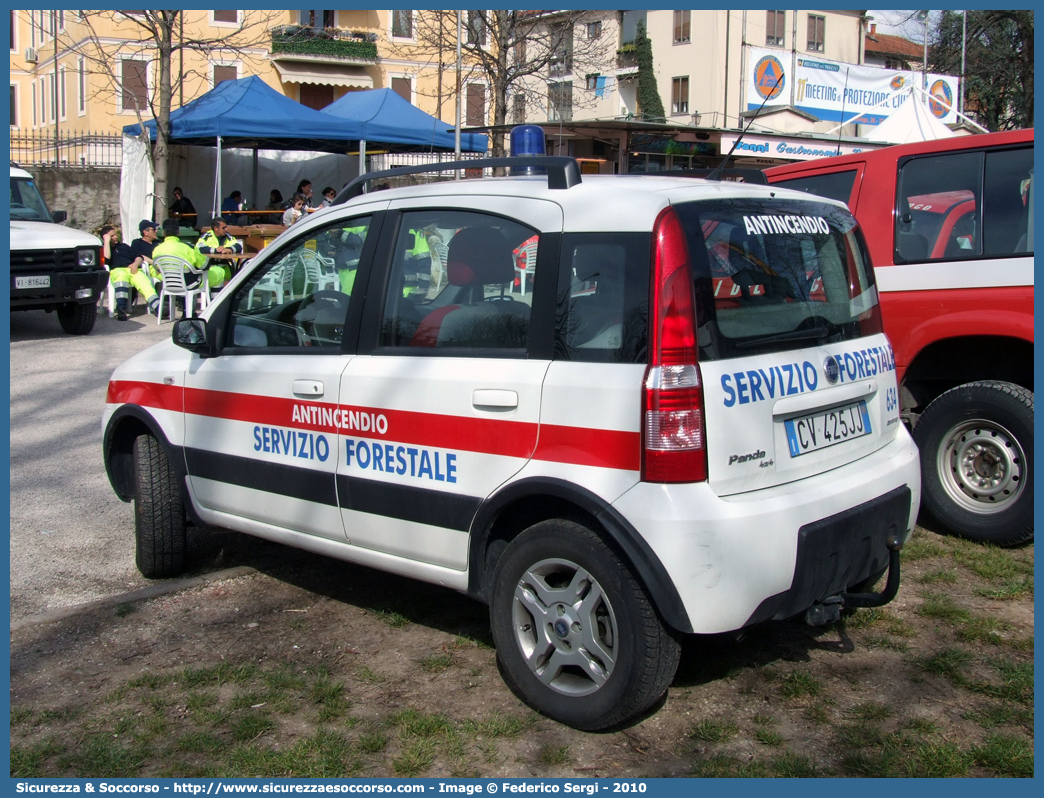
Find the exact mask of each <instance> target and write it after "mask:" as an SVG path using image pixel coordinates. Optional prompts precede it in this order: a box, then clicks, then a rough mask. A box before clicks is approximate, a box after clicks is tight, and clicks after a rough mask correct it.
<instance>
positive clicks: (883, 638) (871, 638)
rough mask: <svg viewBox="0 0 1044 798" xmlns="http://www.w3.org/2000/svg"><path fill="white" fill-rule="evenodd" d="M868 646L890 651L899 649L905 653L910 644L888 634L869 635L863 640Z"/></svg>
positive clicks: (901, 652)
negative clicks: (894, 638)
mask: <svg viewBox="0 0 1044 798" xmlns="http://www.w3.org/2000/svg"><path fill="white" fill-rule="evenodd" d="M863 643H864V644H866V647H867V648H883V649H887V650H888V651H898V652H899V653H900V654H905V653H906V652H907V650H908V649H909V646H908V645H907V644H906V643H905V642H904V641H902V640H893V639H892V638H890V637H889V636H888V635H867V636H866V639H865V640H863Z"/></svg>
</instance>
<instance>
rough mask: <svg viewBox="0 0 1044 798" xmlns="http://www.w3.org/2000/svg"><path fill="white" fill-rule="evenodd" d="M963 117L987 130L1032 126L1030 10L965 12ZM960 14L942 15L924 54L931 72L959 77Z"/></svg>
mask: <svg viewBox="0 0 1044 798" xmlns="http://www.w3.org/2000/svg"><path fill="white" fill-rule="evenodd" d="M967 14H968V37H967V46H966V53H965V75H964V81H965V88H964V98H965V99H964V113H966V114H967V115H968V116H970V117H971V118H972V119H975V120H976V121H977V122H979V124H981V125H983V126H984V127H986V128H987V129H989V130H1014V129H1017V128H1026V127H1033V12H1032V11H1001V10H977V11H968V12H967ZM962 26H963V14H962V13H961V12H960V11H944V12H943V13H942V17H941V19H940V21H939V27H938V29H937V31H936V35H935V37H934V39H935V41H934V42H932V43H931V46H930V48H929V50H928V65H929V68H930V69H931V70H932V71H933V72H940V73H943V74H948V75H960V73H961V36H962Z"/></svg>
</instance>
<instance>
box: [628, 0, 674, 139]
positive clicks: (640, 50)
mask: <svg viewBox="0 0 1044 798" xmlns="http://www.w3.org/2000/svg"><path fill="white" fill-rule="evenodd" d="M634 46H635V50H636V52H635V57H636V58H637V60H638V113H639V115H640V116H641V118H642V119H645V120H647V121H650V122H665V121H667V114H666V113H664V110H663V101H662V100H661V99H660V90H659V89H657V88H656V71H655V69H654V67H653V52H652V40H651V39H649V36H648V35H647V34H646V32H645V20H640V21H639V22H638V29H637V31H636V33H635V35H634Z"/></svg>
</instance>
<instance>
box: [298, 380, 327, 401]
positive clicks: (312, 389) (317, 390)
mask: <svg viewBox="0 0 1044 798" xmlns="http://www.w3.org/2000/svg"><path fill="white" fill-rule="evenodd" d="M293 390H294V396H301V397H305V398H313V397H316V396H322V395H323V384H322V383H321V382H320V381H319V380H294V388H293Z"/></svg>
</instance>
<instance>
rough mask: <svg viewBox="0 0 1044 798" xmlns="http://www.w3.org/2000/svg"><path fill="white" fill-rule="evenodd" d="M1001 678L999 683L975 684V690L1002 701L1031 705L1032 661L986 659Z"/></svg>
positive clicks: (1001, 658) (998, 658) (1000, 658)
mask: <svg viewBox="0 0 1044 798" xmlns="http://www.w3.org/2000/svg"><path fill="white" fill-rule="evenodd" d="M986 664H987V665H989V666H990V667H991V668H992V669H993V670H994V671H996V672H997V674H998V675H999V676H1000V677H1001V679H1002V680H1003V681H1002V683H1001V684H1000V685H988V684H987V685H981V684H977V685H975V688H974V689H975V691H976V692H981V693H983V694H984V695H989V696H992V697H994V698H1000V699H1001V700H1003V701H1012V702H1014V703H1017V704H1024V705H1025V706H1027V707H1029V706H1032V705H1033V662H1032V661H1031V662H1013V661H1012V660H1009V659H1005V658H1003V657H997V658H995V659H989V660H987V661H986Z"/></svg>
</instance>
